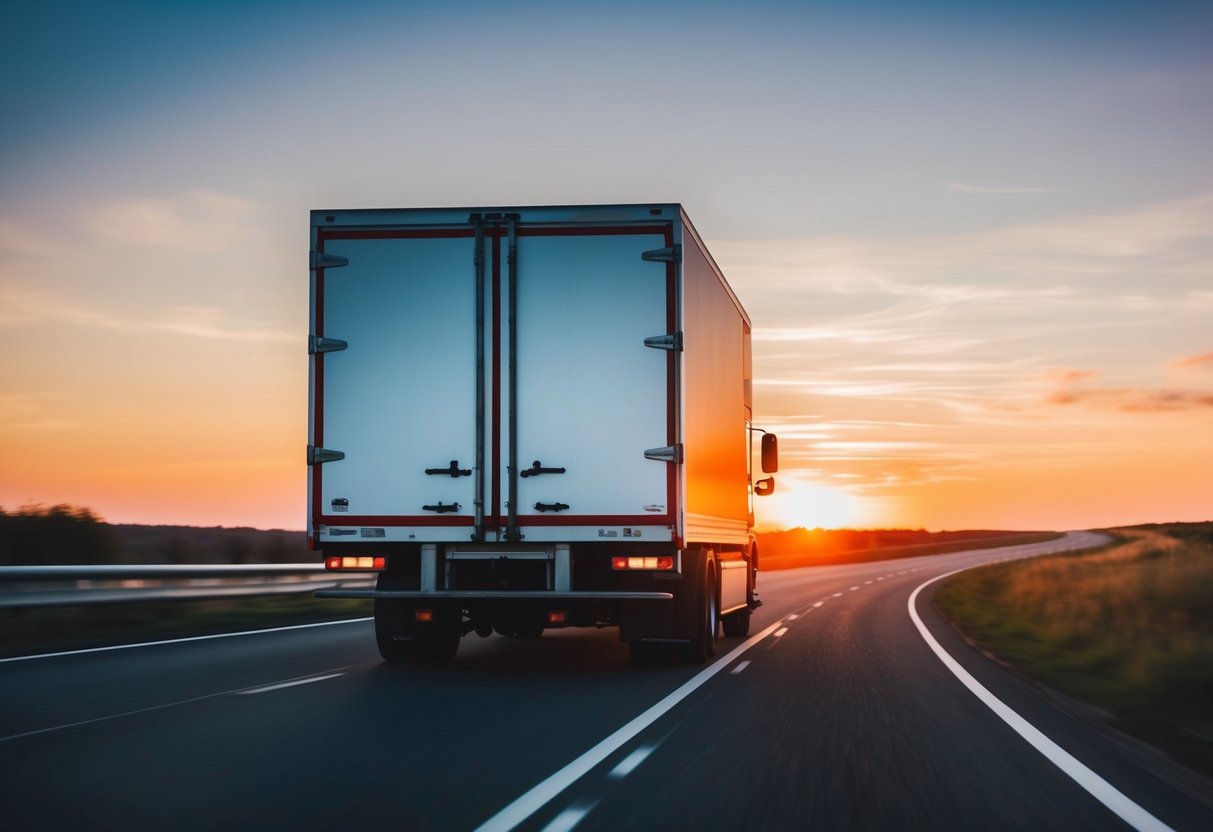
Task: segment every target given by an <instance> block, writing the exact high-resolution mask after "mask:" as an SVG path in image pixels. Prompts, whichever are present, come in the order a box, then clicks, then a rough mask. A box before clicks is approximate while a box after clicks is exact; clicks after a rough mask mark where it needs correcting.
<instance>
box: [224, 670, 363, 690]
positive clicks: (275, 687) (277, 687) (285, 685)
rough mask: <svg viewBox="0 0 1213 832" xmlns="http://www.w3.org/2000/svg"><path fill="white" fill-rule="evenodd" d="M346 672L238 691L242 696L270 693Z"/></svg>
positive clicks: (331, 677)
mask: <svg viewBox="0 0 1213 832" xmlns="http://www.w3.org/2000/svg"><path fill="white" fill-rule="evenodd" d="M344 675H345V674H344V673H329V674H328V675H325V676H309V677H308V678H306V679H295V680H293V681H290V682H278V683H277V684H273V685H263V686H262V687H259V688H246V689H244V690H238V691H236V693H237V694H238V695H240V696H249V695H251V694H254V693H269V692H270V691H272V690H282V689H283V688H293V687H295V685H310V684H311V683H312V682H323V681H324V680H325V679H336V678H337V677H338V676H344Z"/></svg>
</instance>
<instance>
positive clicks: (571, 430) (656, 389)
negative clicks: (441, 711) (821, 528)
mask: <svg viewBox="0 0 1213 832" xmlns="http://www.w3.org/2000/svg"><path fill="white" fill-rule="evenodd" d="M310 265H311V315H310V318H311V320H310V333H309V339H308V343H309V350H308V351H309V393H308V436H309V439H308V448H307V457H308V458H307V461H308V489H307V490H308V497H307V499H308V515H309V519H308V524H307V529H308V544H309V546H310V547H311V549H312V550H313V551H315V550H319V552H320V553H321V556H322V557H323V561H324V565H325V568H326V571H327V572H330V573H351V572H352V573H358V572H373V573H377V576H376V577H375V578H374V581H375V585H374V588H373V589H371V588H366V587H363V588H351V587H344V588H343V587H338V588H330V589H326V590H320V591H317V592H316V593H315V594H316V595H317V596H319V597H322V598H370V599H374V621H375V637H376V642H377V645H378V648H379V652H380V654H381V655H382V656H383V658H384V659H385V660H387V661H414V662H439V661H444V660H447V659H450V658H451V657H452V656H453V655H454V654H455V653H456V651H457V649H458V646H459V643H460V640H461V638H462V637H464V636H465V635H468V634H470V633H473V632H474V633H476V634H478V635H480V636H486V637H487V636H489V635H491V634H493V633H494V632H496V633H498V634H501V635H505V636H512V637H536V636H539V635H540V634H541V633H543V632H544V630H548V629H554V628H562V627H602V626H615V627H618V630H619V637H620V640H621V641H623V642H627V643H628V644H629V648H630V651H631V655H632V658H633V659H634V661H636V662H637V663H642V664H648V663H653V662H656V661H662V660H665V659H669V658H674V657H677V658H679V659H681V660H683V661H688V662H704V661H706V660H707V659H708V658H709V657H710V656H712V655H714V653H715V650H716V644H717V641H718V638H719V632H720V630H721V629H722V628H723V631H724V633H725V635H732V636H738V635H740V636H744V635H746V634H747V633H748V631H749V626H750V614H751V611H752V610H754V609H755V608H756V607H757V606H758V604H759V603H760V602H759V599H758V593H757V590H756V582H757V577H758V565H759V553H758V546H757V541H756V537H755V534H754V498H755V496H763V495H765V494H769V493H771V492H772V491H773V490H774V485H775V484H774V479H773V478H770V477H768V478H765V479H758V480H756V479H755V467H756V466H755V462H758V463H759V465H760V467H761V469H762V472H763V473H771V472H774V471H776V470H777V468H778V458H777V456H778V450H777V449H778V443H777V439H776V437H775V435H774V434H772V433H768V432H766V431H763V430H761V429H759V428H755V427H754V426H753V425H752V424H751V420H752V407H753V405H752V388H753V383H752V376H751V363H752V361H751V348H750V333H751V323H750V318H749V316H748V315H747V314H746V311H745V309H744V308H743V307H742V305H741V302H740V301H739V300H738V299H737V296H736V295H735V294H734V292H733V290H732V289H731V288H730V287H729V284H728V283H727V281H726V280H725V278H724V275H723V274H722V273H721V270H720V269H719V267H718V266H717V265H716V262H715V261H714V260H713V259H712V256H711V254H709V252H708V250H707V247H706V246H705V245H704V243H703V240H702V239H701V238H700V237H699V235H698V234H697V233H696V231H695V228H694V226H692V225H691V222H690V220H689V219H688V218H687V215H686V212H685V211H684V210H683V207H682V206H681V205H680V204H677V203H662V204H634V205H569V206H540V207H492V208H411V209H399V210H388V209H370V210H328V211H313V212H312V214H311V264H310Z"/></svg>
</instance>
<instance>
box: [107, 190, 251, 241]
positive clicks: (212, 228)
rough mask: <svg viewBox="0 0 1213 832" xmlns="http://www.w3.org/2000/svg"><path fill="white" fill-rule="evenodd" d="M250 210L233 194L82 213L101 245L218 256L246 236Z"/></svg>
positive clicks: (204, 193)
mask: <svg viewBox="0 0 1213 832" xmlns="http://www.w3.org/2000/svg"><path fill="white" fill-rule="evenodd" d="M255 207H256V206H255V205H254V203H252V202H250V201H249V200H247V199H245V198H243V197H240V196H236V195H234V194H225V193H221V192H218V191H209V190H194V191H187V192H184V193H181V194H177V195H176V196H172V197H168V198H143V199H132V200H126V201H119V202H112V203H109V204H105V205H98V206H94V207H92V208H90V209H88V210H87V211H85V212H84V223H85V226H86V227H87V228H88V229H89V230H90V231H91V232H92V234H93V235H94V236H95V237H97V238H98V239H99V240H101V241H104V242H109V243H119V244H126V245H136V246H147V247H152V248H165V249H175V250H178V251H182V252H185V253H192V254H199V253H208V252H215V251H218V250H221V249H223V248H224V247H225V246H227V245H228V244H229V243H230V242H231V241H232V240H233V239H235V238H237V237H239V236H241V235H242V234H246V233H248V225H249V223H248V217H249V214H250V213H251V212H252V211H253V210H254V208H255Z"/></svg>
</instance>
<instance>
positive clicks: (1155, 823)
mask: <svg viewBox="0 0 1213 832" xmlns="http://www.w3.org/2000/svg"><path fill="white" fill-rule="evenodd" d="M976 568H977V567H976V566H967V567H965V568H963V569H954V570H952V571H951V572H946V573H944V574H943V575H937V576H935V577H934V578H931V579H930V580H929V581H926V582H924V583H922V584H920V585H919V586H918V588H917V589H915V590H914V591H913V592H912V593H910V600H909V602H908V604H907V606H908V608H909V612H910V620H911V621H913V622H914V626H915V627H917V628H918V633H919V635H921V636H922V638H923V640H924V641H925V642H926V643H927V646H928V647H930V648H931V650H932V652H934V653H935V655H936V656H938V657H939V660H940V661H941V662H943V663H944V666H945V667H947V669H948V670H950V671H951V672H952V675H954V676H955V677H956V678H957V679H959V680H960V682H961V684H963V685H964V686H965V687H966V688H968V689H969V691H970V692H971V693H972V694H973V695H974V696H976V697H977V698H978V699H979V700H981V703H982V704H983V705H985V706H986V707H987V708H989V709H990V710H991V711H993V712H994V713H995V714H996V715H997V716H998V718H999V719H1001V720H1002V721H1003V722H1005V723H1006V724H1007V725H1009V726H1010V727H1011V729H1012V730H1014V731H1015V733H1017V734H1019V735H1020V736H1021V737H1023V738H1024V740H1026V741H1027V742H1028V744H1029V745H1031V746H1032V747H1033V748H1035V749H1036V750H1037V751H1039V752H1040V753H1041V754H1043V755H1044V756H1045V758H1046V759H1048V761H1049V762H1051V763H1052V764H1053V765H1055V766H1057V767H1058V768H1059V769H1061V770H1062V771H1063V772H1064V773H1065V774H1066V776H1068V777H1070V778H1071V779H1072V780H1074V781H1075V782H1076V783H1078V785H1080V786H1082V787H1083V788H1084V789H1086V791H1087V792H1088V793H1089V794H1090V795H1091V796H1092V797H1094V798H1095V799H1096V800H1098V801H1099V802H1100V803H1102V804H1103V805H1104V806H1106V807H1108V809H1110V810H1111V811H1112V812H1114V813H1115V814H1116V815H1117V817H1119V818H1120V819H1121V820H1123V821H1124V822H1125V823H1127V824H1129V825H1130V826H1132V827H1133V828H1134V829H1137V830H1140V832H1172V830H1171V827H1169V826H1167V825H1166V824H1165V823H1163V822H1162V821H1160V820H1159V819H1158V818H1156V817H1154V815H1152V814H1150V813H1149V812H1147V811H1146V810H1145V809H1143V808H1142V807H1141V806H1139V805H1138V804H1137V803H1135V802H1134V801H1132V800H1131V799H1129V798H1128V797H1127V796H1126V795H1125V794H1124V793H1122V792H1121V791H1120V790H1119V789H1117V788H1116V787H1115V786H1113V785H1112V784H1111V783H1109V782H1108V781H1107V780H1105V779H1103V778H1102V777H1100V776H1099V775H1098V774H1096V773H1095V772H1093V771H1091V769H1089V768H1087V767H1086V766H1085V765H1083V764H1082V763H1081V762H1079V761H1078V760H1077V759H1076V758H1075V757H1074V756H1073V755H1072V754H1070V753H1069V752H1067V751H1066V750H1065V749H1064V748H1062V747H1061V746H1060V745H1058V744H1057V743H1055V742H1053V740H1051V739H1049V738H1048V737H1047V736H1045V734H1044V733H1043V732H1042V731H1040V730H1039V729H1038V728H1037V727H1036V726H1034V725H1033V724H1032V723H1030V722H1028V721H1027V720H1026V719H1024V718H1023V717H1022V716H1020V715H1019V714H1018V713H1016V712H1015V711H1014V710H1012V709H1011V708H1010V707H1008V706H1007V705H1006V704H1004V703H1003V701H1002V700H1001V699H999V698H998V697H997V696H995V695H994V694H992V693H990V691H989V689H987V688H986V687H985V686H984V685H983V684H981V682H979V681H977V680H976V679H974V678H973V675H972V674H971V673H969V671H967V670H965V669H964V668H963V667H961V665H960V662H958V661H956V659H954V658H952V655H951V654H950V653H948V651H946V650H944V649H943V647H942V646H941V645H940V643H939V642H938V641H936V639H935V636H933V635H931V631H930V630H928V629H927V626H926V625H925V624H924V623H923V621H922V618H921V617H920V616H919V615H918V610H917V609H916V608H915V603H916V602H917V601H918V594H919V593H920V592H922V590H923V589H925V588H926V587H928V586H930V585H931V584H933V583H935V582H937V581H942V580H943V579H944V578H949V577H951V576H952V575H956V574H958V573H960V572H965V571H968V570H969V569H976Z"/></svg>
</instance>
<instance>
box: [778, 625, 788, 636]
mask: <svg viewBox="0 0 1213 832" xmlns="http://www.w3.org/2000/svg"><path fill="white" fill-rule="evenodd" d="M787 631H788V628H787V627H780V628H779V629H778V630H776V631H775V638H779V637H780V636H781V635H783V634H784V633H786V632H787Z"/></svg>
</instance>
